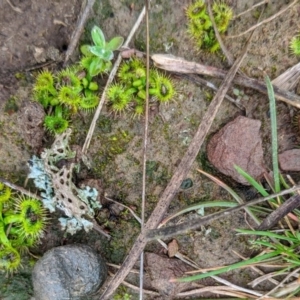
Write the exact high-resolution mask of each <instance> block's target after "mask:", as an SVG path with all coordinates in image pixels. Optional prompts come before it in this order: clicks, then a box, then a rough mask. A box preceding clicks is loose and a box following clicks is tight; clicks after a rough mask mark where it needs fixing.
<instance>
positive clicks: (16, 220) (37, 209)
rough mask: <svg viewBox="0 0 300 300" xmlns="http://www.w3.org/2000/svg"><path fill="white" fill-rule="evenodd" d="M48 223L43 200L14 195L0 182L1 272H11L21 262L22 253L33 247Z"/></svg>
mask: <svg viewBox="0 0 300 300" xmlns="http://www.w3.org/2000/svg"><path fill="white" fill-rule="evenodd" d="M46 223H47V216H46V210H45V209H44V207H43V205H42V202H40V201H39V200H37V199H34V198H31V197H27V196H23V195H22V196H16V195H13V193H12V191H11V189H10V188H9V187H7V186H6V185H4V184H3V183H1V182H0V271H7V272H13V271H15V270H16V269H17V268H18V267H19V266H20V264H21V254H22V253H24V252H26V251H27V250H28V248H29V247H32V246H35V245H36V244H37V243H38V242H39V240H40V237H41V236H42V235H43V232H44V229H45V226H46Z"/></svg>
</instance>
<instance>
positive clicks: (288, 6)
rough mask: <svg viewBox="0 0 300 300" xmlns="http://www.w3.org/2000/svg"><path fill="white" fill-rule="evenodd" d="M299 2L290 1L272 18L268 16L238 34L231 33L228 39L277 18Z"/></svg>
mask: <svg viewBox="0 0 300 300" xmlns="http://www.w3.org/2000/svg"><path fill="white" fill-rule="evenodd" d="M297 2H298V0H294V1H293V2H292V3H290V4H289V5H287V6H286V7H285V8H283V9H282V10H280V11H279V12H277V13H276V14H274V15H273V16H271V17H270V18H267V19H265V20H263V21H261V22H259V23H257V24H255V25H254V26H252V27H250V28H249V29H247V30H246V31H244V32H242V33H239V34H236V35H229V36H227V38H228V39H234V38H237V37H240V36H243V35H245V34H247V33H249V32H251V31H253V30H255V29H256V28H258V27H260V26H261V25H263V24H266V23H268V22H270V21H272V20H274V19H276V18H277V17H278V16H280V15H281V14H283V13H284V12H286V11H287V10H288V9H289V8H291V7H292V6H294V5H295V4H296V3H297Z"/></svg>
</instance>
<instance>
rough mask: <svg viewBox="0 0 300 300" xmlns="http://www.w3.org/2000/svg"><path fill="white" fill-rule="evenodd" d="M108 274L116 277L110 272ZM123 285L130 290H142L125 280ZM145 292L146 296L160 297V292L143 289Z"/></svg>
mask: <svg viewBox="0 0 300 300" xmlns="http://www.w3.org/2000/svg"><path fill="white" fill-rule="evenodd" d="M108 274H109V275H110V276H112V277H113V276H114V275H115V274H114V273H112V272H110V271H108ZM122 284H123V285H125V286H127V287H129V288H131V289H133V290H134V291H139V290H140V288H139V287H138V286H135V285H133V284H131V283H129V282H127V281H125V280H124V281H123V282H122ZM143 292H144V293H145V294H148V295H153V296H159V295H160V294H159V293H158V292H155V291H150V290H146V289H143Z"/></svg>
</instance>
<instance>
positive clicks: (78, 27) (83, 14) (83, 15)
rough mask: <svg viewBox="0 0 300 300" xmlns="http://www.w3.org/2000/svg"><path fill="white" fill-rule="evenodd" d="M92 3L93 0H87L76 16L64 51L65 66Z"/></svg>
mask: <svg viewBox="0 0 300 300" xmlns="http://www.w3.org/2000/svg"><path fill="white" fill-rule="evenodd" d="M84 2H85V1H83V3H84ZM94 3H95V0H87V4H86V6H85V8H84V9H82V10H83V11H82V12H81V13H80V14H79V18H78V21H77V24H76V28H75V30H74V31H73V33H72V36H71V39H70V41H71V42H70V44H69V46H68V50H67V52H66V56H65V61H64V66H66V64H67V62H68V60H69V58H70V57H71V55H72V54H73V52H74V50H75V48H76V46H77V44H78V41H79V39H80V36H81V33H82V31H83V29H84V25H85V22H86V20H87V18H88V16H89V15H90V11H91V10H92V8H93V5H94ZM82 7H83V6H82Z"/></svg>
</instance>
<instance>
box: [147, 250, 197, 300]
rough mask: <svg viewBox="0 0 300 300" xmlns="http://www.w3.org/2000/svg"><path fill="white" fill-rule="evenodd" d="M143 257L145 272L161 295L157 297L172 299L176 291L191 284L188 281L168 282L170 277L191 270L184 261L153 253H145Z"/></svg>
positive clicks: (176, 276)
mask: <svg viewBox="0 0 300 300" xmlns="http://www.w3.org/2000/svg"><path fill="white" fill-rule="evenodd" d="M145 259H146V268H147V272H148V273H149V274H150V277H151V285H152V286H153V288H155V289H156V290H157V291H158V292H159V293H160V294H161V296H163V298H159V299H173V297H175V296H176V294H177V293H179V292H180V291H182V290H183V289H187V288H188V287H189V286H190V285H191V283H189V282H186V283H178V282H170V279H171V278H179V277H183V276H184V273H185V272H186V271H190V270H191V268H190V267H188V266H187V265H186V264H185V263H184V262H182V261H180V260H178V259H172V258H167V257H162V256H160V255H157V254H155V253H146V254H145Z"/></svg>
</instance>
